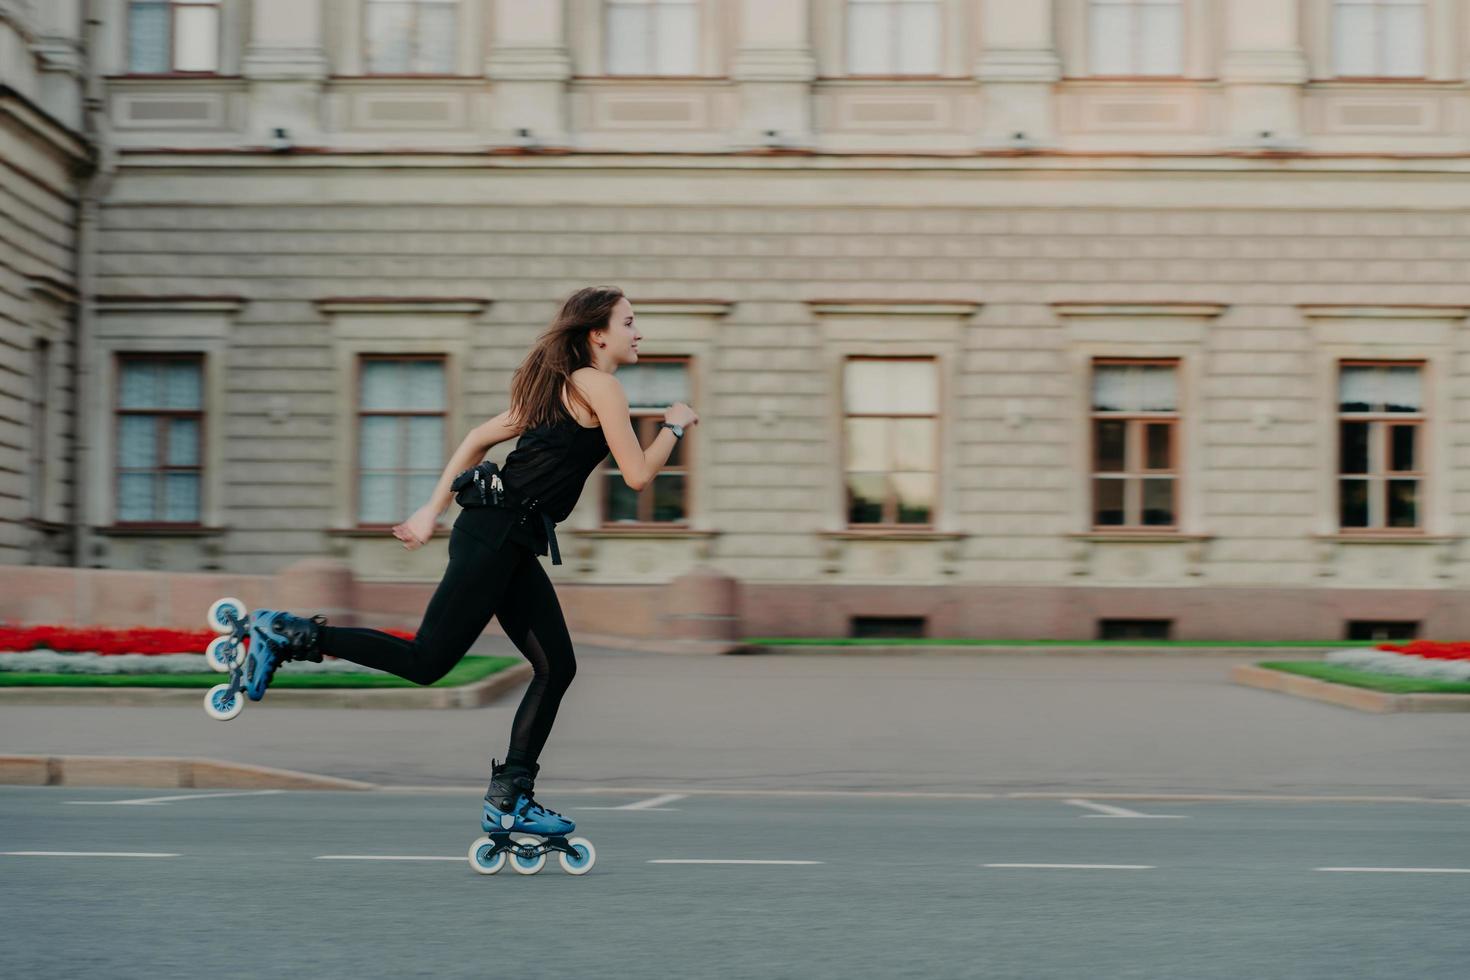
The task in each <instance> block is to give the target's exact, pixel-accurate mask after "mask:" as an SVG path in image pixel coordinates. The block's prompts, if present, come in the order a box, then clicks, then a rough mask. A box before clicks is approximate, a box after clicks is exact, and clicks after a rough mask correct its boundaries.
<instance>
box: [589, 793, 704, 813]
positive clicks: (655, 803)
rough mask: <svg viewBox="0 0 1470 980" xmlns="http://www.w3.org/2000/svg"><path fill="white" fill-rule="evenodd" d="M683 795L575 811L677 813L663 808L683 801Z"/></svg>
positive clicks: (675, 809) (656, 797) (668, 795)
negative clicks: (653, 811) (667, 804)
mask: <svg viewBox="0 0 1470 980" xmlns="http://www.w3.org/2000/svg"><path fill="white" fill-rule="evenodd" d="M685 795H686V794H684V793H665V794H664V795H662V796H654V797H650V798H649V799H646V800H639V801H638V802H637V803H625V804H623V805H622V806H579V807H577V809H578V810H658V811H661V812H662V811H670V810H673V811H677V810H678V808H677V807H668V806H664V804H665V803H676V802H678V801H679V800H682V799H684V797H685Z"/></svg>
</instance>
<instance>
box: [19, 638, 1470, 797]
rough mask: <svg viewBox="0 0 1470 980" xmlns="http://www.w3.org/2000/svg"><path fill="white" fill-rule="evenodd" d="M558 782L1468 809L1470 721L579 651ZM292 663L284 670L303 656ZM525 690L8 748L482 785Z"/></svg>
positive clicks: (913, 673) (1213, 683)
mask: <svg viewBox="0 0 1470 980" xmlns="http://www.w3.org/2000/svg"><path fill="white" fill-rule="evenodd" d="M579 660H580V666H579V670H578V673H577V680H576V682H575V683H574V684H573V685H572V687H571V690H570V691H569V692H568V694H567V697H566V699H565V700H564V701H563V703H562V707H561V713H560V715H559V716H558V718H557V722H556V727H555V729H554V730H553V731H552V733H551V738H550V740H549V741H548V742H547V745H546V751H545V753H544V754H543V755H542V757H541V763H542V777H541V778H542V783H543V785H544V786H545V787H552V786H571V787H583V788H591V787H608V786H619V787H660V786H677V787H703V788H726V789H793V790H806V789H890V790H933V791H971V792H973V791H1003V792H1010V791H1063V792H1074V791H1084V792H1092V793H1104V792H1110V793H1133V792H1143V793H1249V794H1260V793H1269V794H1278V795H1279V794H1287V795H1296V794H1309V795H1323V794H1334V795H1344V794H1346V795H1364V794H1366V795H1391V796H1396V795H1410V796H1433V797H1442V796H1456V797H1470V752H1467V751H1465V746H1466V744H1467V740H1466V733H1467V731H1470V715H1466V714H1443V715H1412V714H1397V715H1374V714H1365V713H1363V712H1358V711H1353V710H1351V709H1348V708H1341V707H1337V706H1335V705H1329V704H1322V703H1319V702H1313V701H1303V700H1301V699H1298V698H1293V697H1289V696H1287V695H1284V694H1275V693H1272V692H1267V691H1259V690H1255V689H1251V688H1244V687H1239V686H1236V685H1233V684H1231V683H1230V681H1229V672H1230V666H1231V665H1232V664H1233V663H1237V662H1240V661H1239V660H1232V659H1227V658H1219V657H1199V656H1195V655H1187V656H1184V655H1174V656H1160V657H1121V658H1119V657H993V656H915V657H830V656H800V657H711V658H704V657H691V658H683V657H671V656H662V657H661V656H648V655H638V654H619V653H613V652H607V651H597V650H584V651H581V652H579ZM284 669H285V670H289V669H290V665H289V664H288V665H287V666H286V667H285V668H284ZM518 701H519V693H514V694H512V695H510V696H508V697H506V698H504V699H502V700H501V701H500V702H498V703H496V704H494V705H491V706H489V707H486V708H482V709H477V710H439V711H435V710H414V711H383V710H343V709H336V708H318V709H314V708H291V707H273V706H272V704H271V701H270V697H269V695H267V697H266V700H265V701H263V702H261V703H260V704H258V705H257V704H252V705H250V706H249V707H247V708H246V710H245V712H244V713H243V714H242V715H240V717H238V718H236V719H235V720H233V721H229V722H216V721H211V720H209V719H208V718H206V717H205V715H204V712H203V710H202V709H200V708H194V707H189V706H178V707H154V708H143V707H117V708H104V707H87V708H56V707H41V706H34V707H33V706H26V705H6V706H5V708H4V710H0V752H6V753H16V754H58V755H59V754H84V755H154V756H180V755H183V756H201V757H206V758H212V759H221V760H227V761H235V762H246V763H253V764H257V765H267V766H276V767H279V768H284V769H298V770H304V771H306V772H315V773H325V774H329V775H334V776H345V777H348V778H353V779H360V780H364V781H367V782H372V783H379V784H397V785H402V784H416V785H439V786H446V785H448V786H475V785H479V786H483V785H484V783H485V781H486V779H487V778H488V775H489V769H490V759H491V757H492V756H501V757H503V756H504V752H505V747H506V739H507V736H508V735H509V732H510V727H511V718H512V716H513V714H514V712H515V708H516V704H517V702H518Z"/></svg>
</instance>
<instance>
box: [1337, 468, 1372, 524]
mask: <svg viewBox="0 0 1470 980" xmlns="http://www.w3.org/2000/svg"><path fill="white" fill-rule="evenodd" d="M1340 484H1341V496H1342V508H1341V520H1342V526H1343V527H1367V526H1368V481H1367V480H1342V481H1340Z"/></svg>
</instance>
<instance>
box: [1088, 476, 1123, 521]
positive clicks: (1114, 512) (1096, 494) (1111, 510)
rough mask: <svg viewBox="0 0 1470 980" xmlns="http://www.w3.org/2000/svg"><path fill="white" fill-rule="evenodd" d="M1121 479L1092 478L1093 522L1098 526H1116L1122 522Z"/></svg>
mask: <svg viewBox="0 0 1470 980" xmlns="http://www.w3.org/2000/svg"><path fill="white" fill-rule="evenodd" d="M1123 484H1124V481H1123V480H1116V479H1113V480H1093V481H1092V487H1093V500H1094V501H1095V503H1094V505H1093V506H1094V510H1093V523H1095V524H1096V525H1097V526H1098V527H1116V526H1119V525H1121V524H1123V523H1125V522H1124V514H1123Z"/></svg>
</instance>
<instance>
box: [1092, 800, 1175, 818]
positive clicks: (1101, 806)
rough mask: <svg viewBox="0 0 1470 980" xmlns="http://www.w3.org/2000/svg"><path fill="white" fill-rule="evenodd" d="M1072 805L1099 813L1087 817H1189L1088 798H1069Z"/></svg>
mask: <svg viewBox="0 0 1470 980" xmlns="http://www.w3.org/2000/svg"><path fill="white" fill-rule="evenodd" d="M1066 802H1067V803H1070V804H1072V806H1085V807H1087V808H1088V809H1089V810H1096V811H1098V812H1097V813H1084V814H1082V816H1083V817H1084V818H1085V817H1127V818H1132V819H1135V820H1188V819H1189V818H1188V817H1184V816H1180V815H1179V814H1175V813H1139V812H1138V811H1137V810H1126V809H1124V808H1123V807H1121V806H1109V805H1108V804H1106V803H1091V802H1089V801H1087V800H1067V801H1066Z"/></svg>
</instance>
